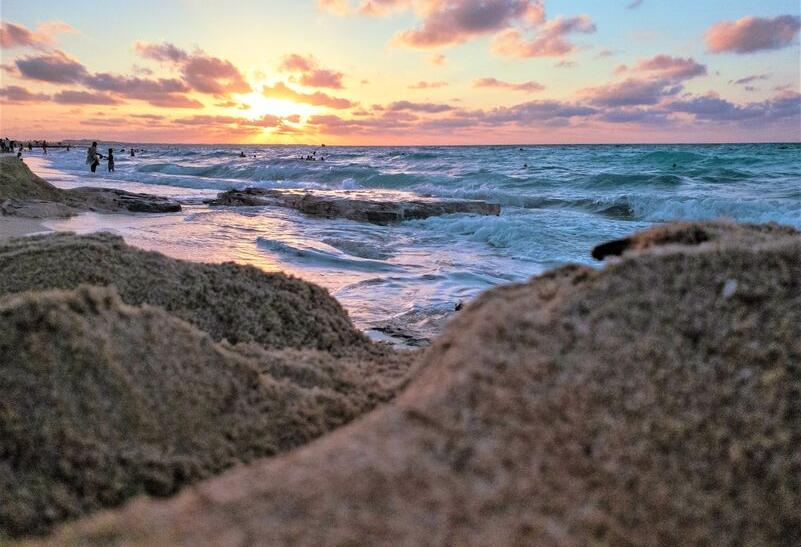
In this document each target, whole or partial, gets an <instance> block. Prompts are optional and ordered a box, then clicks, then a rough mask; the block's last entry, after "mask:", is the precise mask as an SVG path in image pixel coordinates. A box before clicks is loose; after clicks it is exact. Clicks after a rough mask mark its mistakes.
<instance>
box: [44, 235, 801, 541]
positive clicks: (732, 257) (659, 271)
mask: <svg viewBox="0 0 801 547" xmlns="http://www.w3.org/2000/svg"><path fill="white" fill-rule="evenodd" d="M663 230H667V231H663V232H659V231H652V232H646V233H645V234H641V235H639V236H636V237H635V238H634V239H633V241H639V242H643V245H639V244H638V245H639V246H638V245H634V246H629V248H628V250H625V252H623V254H622V256H621V257H620V258H619V259H617V260H616V261H613V262H611V263H610V264H608V265H606V267H605V268H604V269H603V270H600V271H599V270H594V269H590V268H587V267H582V266H567V267H563V268H560V269H557V270H554V271H551V272H548V273H546V274H544V275H542V276H539V277H537V278H534V279H532V280H531V281H530V282H528V283H524V284H517V285H509V286H504V287H500V288H498V289H495V290H492V291H489V292H487V293H485V294H484V295H482V296H481V297H479V298H478V299H477V300H476V301H474V302H473V303H471V304H469V305H468V306H466V307H465V308H464V309H463V310H462V311H460V312H459V313H458V314H457V316H456V317H455V319H454V320H453V321H452V322H451V324H450V325H449V327H448V328H447V330H446V332H445V333H444V334H443V335H442V336H441V337H439V338H438V339H437V340H436V341H435V343H434V344H433V346H432V347H431V348H429V350H427V352H426V354H425V357H424V366H426V367H427V368H425V369H424V370H423V372H422V373H421V375H420V376H419V377H418V378H417V379H416V381H414V382H413V384H411V385H410V386H409V388H407V389H406V390H405V391H404V393H403V394H402V395H401V396H400V397H398V398H397V399H396V400H395V401H394V402H393V403H392V404H390V405H388V406H384V407H382V408H381V409H379V410H377V411H375V412H373V413H372V414H370V415H369V416H367V417H365V418H363V419H361V420H359V421H357V422H355V423H353V424H351V425H349V426H347V427H345V428H343V429H340V430H339V431H337V432H336V433H335V434H333V435H329V436H326V437H324V438H322V439H320V440H318V441H316V442H314V443H311V444H309V445H307V446H305V447H303V448H301V449H299V450H296V451H293V452H291V453H289V454H286V455H284V456H280V457H277V458H273V459H268V460H262V461H259V462H256V463H254V464H251V465H249V466H247V467H243V468H239V469H235V470H232V471H230V472H228V473H227V474H225V475H223V476H221V477H218V478H215V479H212V480H209V481H206V482H204V483H202V484H200V485H198V486H197V487H195V488H193V489H191V490H187V491H185V492H183V493H181V494H179V495H178V496H177V497H176V498H175V499H172V500H167V501H156V500H150V499H145V498H141V499H139V500H138V501H136V502H134V503H132V504H130V505H129V506H128V507H127V508H125V509H123V510H122V511H120V512H116V513H107V514H102V515H98V516H97V517H95V518H92V519H89V520H87V521H84V522H81V523H78V524H75V525H72V526H69V527H67V528H65V529H62V530H60V531H59V532H58V533H57V534H56V535H55V536H53V538H52V539H51V542H52V543H53V544H59V545H64V544H68V545H86V544H95V545H101V544H102V545H108V544H123V543H124V544H126V545H154V544H171V545H178V544H180V545H241V544H245V543H248V544H265V545H267V544H269V545H290V544H291V545H344V544H369V545H423V544H425V545H432V544H435V545H445V544H453V545H586V544H640V545H655V544H666V545H671V544H682V545H683V544H712V543H714V544H748V545H792V544H797V543H798V542H799V540H801V512H799V510H798V508H799V507H801V483H800V482H799V477H801V451H799V450H798V446H799V443H801V396H800V395H799V394H801V368H799V363H801V236H799V235H798V234H797V233H795V232H793V231H791V230H784V229H781V230H780V229H776V228H769V229H762V228H759V227H748V226H746V227H731V226H729V225H723V224H692V225H684V226H682V227H680V228H676V229H674V228H667V229H663ZM730 232H731V233H732V234H734V235H732V236H731V237H729V236H726V235H724V234H728V233H730ZM660 233H662V234H664V233H670V234H673V235H671V236H670V237H668V238H667V240H666V244H663V243H665V242H664V241H663V242H662V243H660V238H661V236H658V237H657V234H660ZM693 234H696V235H693ZM697 234H706V235H707V236H712V237H704V236H700V237H699V236H697ZM714 234H718V235H720V237H718V236H714ZM685 238H689V241H688V240H687V239H685ZM646 241H649V242H650V243H649V244H648V245H645V244H644V242H646ZM742 241H747V242H749V244H747V245H743V244H742V243H741V242H742Z"/></svg>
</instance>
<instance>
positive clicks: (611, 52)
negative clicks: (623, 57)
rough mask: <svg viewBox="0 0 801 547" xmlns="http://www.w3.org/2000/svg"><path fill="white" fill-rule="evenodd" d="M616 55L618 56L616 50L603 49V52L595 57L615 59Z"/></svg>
mask: <svg viewBox="0 0 801 547" xmlns="http://www.w3.org/2000/svg"><path fill="white" fill-rule="evenodd" d="M615 55H617V51H615V50H612V49H602V50H601V51H599V52H598V53H597V54H596V55H595V58H596V59H606V58H607V57H614V56H615Z"/></svg>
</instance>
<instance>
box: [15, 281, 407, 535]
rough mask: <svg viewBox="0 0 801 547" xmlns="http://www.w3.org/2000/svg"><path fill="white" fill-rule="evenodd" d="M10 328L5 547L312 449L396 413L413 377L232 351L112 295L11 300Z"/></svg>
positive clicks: (282, 354)
mask: <svg viewBox="0 0 801 547" xmlns="http://www.w3.org/2000/svg"><path fill="white" fill-rule="evenodd" d="M0 323H1V324H2V325H3V327H2V328H0V438H1V439H2V445H1V446H0V492H2V497H1V498H2V499H1V500H0V538H2V535H3V534H6V535H10V536H18V535H28V534H38V533H42V532H46V531H47V530H48V528H49V527H50V526H51V525H52V524H53V523H57V522H60V521H63V520H65V519H68V518H73V517H76V516H78V515H81V514H83V513H86V512H90V511H94V510H97V509H100V508H103V507H112V506H114V505H118V504H120V503H121V502H123V501H124V500H126V499H127V498H129V497H131V496H134V495H136V494H142V493H146V494H150V495H154V496H165V495H169V494H173V493H175V492H176V491H177V490H178V489H179V488H180V487H182V486H184V485H185V484H187V483H190V482H192V481H195V480H198V479H201V478H204V477H207V476H209V475H211V474H213V473H216V472H219V471H221V470H222V469H225V468H226V467H230V466H231V465H233V464H235V463H241V462H247V461H249V460H252V459H254V458H257V457H261V456H270V455H273V454H277V453H280V452H284V451H286V450H289V449H291V448H293V447H296V446H299V445H301V444H303V443H306V442H308V441H309V440H311V439H313V438H315V437H317V436H319V435H321V434H322V433H324V432H326V431H328V430H330V429H333V428H335V427H337V426H340V425H342V424H344V423H346V422H348V421H350V420H352V419H353V418H354V417H356V416H358V415H359V414H362V413H363V412H365V411H367V410H369V409H371V408H372V407H374V406H375V405H376V404H378V403H379V402H381V401H384V400H387V399H389V398H390V397H391V396H392V395H394V393H395V391H397V390H398V389H399V388H400V387H401V386H402V385H403V384H404V382H405V380H406V379H407V375H406V374H407V373H408V371H409V363H410V359H409V358H408V354H407V355H394V354H392V355H390V353H391V352H389V350H386V349H381V348H375V349H374V350H373V352H372V354H368V353H362V354H360V358H357V357H356V355H355V354H354V355H353V356H352V357H351V358H349V359H341V360H336V359H335V358H333V357H332V356H331V355H330V354H326V353H322V352H319V351H298V350H281V351H275V352H274V353H271V352H270V351H267V350H263V349H261V348H257V347H253V346H248V347H244V348H232V347H230V346H228V345H226V344H223V345H220V344H217V343H215V342H214V341H213V340H212V339H211V338H210V337H209V336H208V335H207V334H205V333H203V332H201V331H199V330H197V329H196V328H194V327H192V326H191V325H189V324H188V323H186V322H184V321H182V320H180V319H177V318H175V317H173V316H171V315H169V314H167V313H166V312H164V311H163V310H162V309H159V308H155V307H149V306H145V307H130V306H127V305H125V304H123V303H122V301H121V300H120V299H119V297H118V296H117V294H116V292H115V291H114V290H113V289H109V288H96V287H85V288H80V289H78V290H77V291H49V292H37V293H23V294H20V295H12V296H9V297H6V298H4V299H0ZM246 355H247V356H249V357H245V356H246ZM378 356H381V357H383V359H382V363H381V365H380V366H373V365H371V364H370V359H371V358H377V357H378Z"/></svg>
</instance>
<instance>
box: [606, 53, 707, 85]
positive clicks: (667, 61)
mask: <svg viewBox="0 0 801 547" xmlns="http://www.w3.org/2000/svg"><path fill="white" fill-rule="evenodd" d="M615 72H616V73H617V74H622V73H624V72H637V73H640V74H645V75H648V76H653V77H658V78H667V79H670V80H674V81H683V80H689V79H691V78H695V77H696V76H703V75H705V74H706V66H705V65H702V64H700V63H698V62H696V61H695V59H693V58H691V57H686V58H682V57H671V56H670V55H657V56H656V57H653V58H651V59H640V60H639V61H637V63H636V64H635V65H634V66H633V67H630V68H629V67H627V66H626V65H621V66H619V67H617V69H615Z"/></svg>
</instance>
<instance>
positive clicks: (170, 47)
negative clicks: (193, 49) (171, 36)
mask: <svg viewBox="0 0 801 547" xmlns="http://www.w3.org/2000/svg"><path fill="white" fill-rule="evenodd" d="M134 50H135V51H136V52H137V53H139V55H141V56H142V57H145V58H146V59H153V60H154V61H161V62H170V63H182V62H184V61H187V60H188V59H189V54H188V53H187V52H186V51H184V50H182V49H181V48H179V47H178V46H176V45H175V44H171V43H169V42H162V43H161V44H152V43H149V42H136V43H134Z"/></svg>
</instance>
